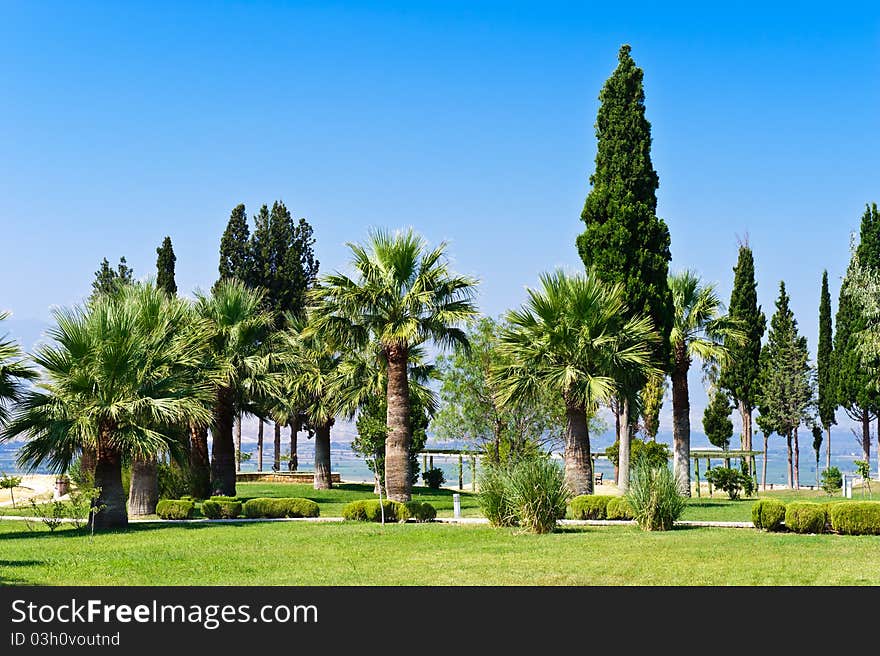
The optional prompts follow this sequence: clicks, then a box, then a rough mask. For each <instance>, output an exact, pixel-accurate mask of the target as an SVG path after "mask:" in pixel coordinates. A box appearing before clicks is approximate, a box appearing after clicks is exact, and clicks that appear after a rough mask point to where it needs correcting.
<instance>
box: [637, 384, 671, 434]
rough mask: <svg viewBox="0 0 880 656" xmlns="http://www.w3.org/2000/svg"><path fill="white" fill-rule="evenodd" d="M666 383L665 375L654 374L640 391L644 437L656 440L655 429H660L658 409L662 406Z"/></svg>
mask: <svg viewBox="0 0 880 656" xmlns="http://www.w3.org/2000/svg"><path fill="white" fill-rule="evenodd" d="M667 388H668V385H667V384H666V376H665V375H662V376H654V377H653V378H649V379H648V382H647V383H645V386H644V387H643V388H642V391H641V394H640V396H641V403H640V407H641V409H642V431H643V432H644V434H645V438H650V439H651V440H653V441H654V442H656V441H657V431H658V430H660V409H661V408H662V407H663V397H664V395H665V394H666V390H667Z"/></svg>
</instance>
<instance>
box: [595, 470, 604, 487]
mask: <svg viewBox="0 0 880 656" xmlns="http://www.w3.org/2000/svg"><path fill="white" fill-rule="evenodd" d="M603 476H604V473H603V472H599V473H598V474H596V485H602V477H603Z"/></svg>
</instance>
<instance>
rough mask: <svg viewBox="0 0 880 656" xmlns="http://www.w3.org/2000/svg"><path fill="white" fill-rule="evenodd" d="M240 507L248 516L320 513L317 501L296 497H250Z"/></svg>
mask: <svg viewBox="0 0 880 656" xmlns="http://www.w3.org/2000/svg"><path fill="white" fill-rule="evenodd" d="M242 509H243V510H244V516H245V517H248V518H257V517H259V518H268V519H278V518H281V517H317V516H318V515H319V514H320V510H319V508H318V504H317V503H315V502H314V501H312V500H311V499H301V498H297V497H291V498H280V499H275V498H257V499H251V500H250V501H246V502H245V504H244V506H243V508H242Z"/></svg>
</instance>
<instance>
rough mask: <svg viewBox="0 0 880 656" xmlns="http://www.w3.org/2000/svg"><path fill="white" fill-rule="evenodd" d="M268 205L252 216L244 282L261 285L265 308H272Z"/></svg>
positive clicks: (253, 285)
mask: <svg viewBox="0 0 880 656" xmlns="http://www.w3.org/2000/svg"><path fill="white" fill-rule="evenodd" d="M270 219H271V217H270V214H269V206H268V205H265V204H264V205H262V206H261V207H260V211H259V212H257V214H256V215H255V216H254V232H253V234H252V235H251V238H250V241H249V242H248V249H247V250H248V254H249V256H250V267H249V269H248V274H247V279H246V280H245V282H246V283H247V285H248V286H249V287H262V288H263V289H265V290H266V295H265V296H264V297H263V301H264V303H265V306H266V309H272V299H271V297H270V295H269V287H270V285H271V281H272V274H273V272H272V252H271V251H272V237H271V234H270V232H269V222H270Z"/></svg>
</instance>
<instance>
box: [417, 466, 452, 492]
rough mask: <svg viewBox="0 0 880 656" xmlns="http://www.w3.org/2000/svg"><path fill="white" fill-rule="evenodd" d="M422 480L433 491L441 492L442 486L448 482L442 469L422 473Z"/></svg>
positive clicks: (437, 468) (436, 468)
mask: <svg viewBox="0 0 880 656" xmlns="http://www.w3.org/2000/svg"><path fill="white" fill-rule="evenodd" d="M422 480H423V481H425V485H427V486H428V487H429V488H431V489H432V490H439V489H440V486H441V485H443V483H445V482H446V477H445V476H444V475H443V470H442V469H440V468H439V467H434V468H432V469H426V470H425V471H423V472H422Z"/></svg>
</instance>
